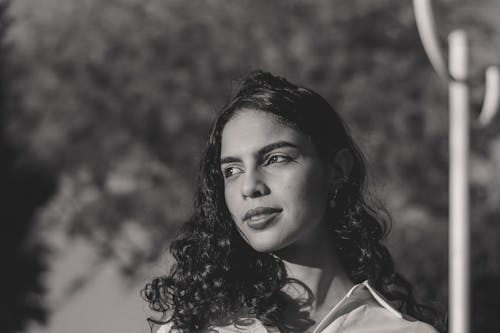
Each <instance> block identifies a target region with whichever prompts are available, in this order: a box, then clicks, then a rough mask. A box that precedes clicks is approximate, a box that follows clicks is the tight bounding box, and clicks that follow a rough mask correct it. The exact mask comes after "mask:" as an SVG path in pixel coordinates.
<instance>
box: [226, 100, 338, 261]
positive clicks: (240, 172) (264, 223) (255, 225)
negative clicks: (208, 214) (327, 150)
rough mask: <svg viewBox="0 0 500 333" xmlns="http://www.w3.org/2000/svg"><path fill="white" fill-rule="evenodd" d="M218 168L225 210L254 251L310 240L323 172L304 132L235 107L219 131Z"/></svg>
mask: <svg viewBox="0 0 500 333" xmlns="http://www.w3.org/2000/svg"><path fill="white" fill-rule="evenodd" d="M221 171H222V174H223V176H224V189H225V198H226V204H227V207H228V208H229V212H230V213H231V216H232V218H233V220H234V222H235V223H236V227H237V228H238V230H239V232H240V234H241V235H242V237H243V238H244V239H245V240H246V241H247V243H248V244H249V245H250V246H252V247H253V248H254V249H255V250H257V251H259V252H271V251H277V250H280V249H284V248H286V247H287V246H290V245H292V244H293V245H299V244H300V243H304V242H311V241H314V239H315V237H316V236H317V233H318V232H320V231H318V230H319V228H318V226H319V225H320V224H321V223H322V221H323V219H324V216H325V212H326V205H327V195H328V188H329V184H328V183H329V182H328V178H329V172H328V170H327V167H326V165H325V163H323V162H322V161H321V159H320V158H319V156H318V153H317V151H316V149H315V147H314V145H313V143H312V142H311V141H310V140H309V139H308V138H307V137H306V136H305V135H304V134H302V133H301V132H299V131H297V130H295V129H293V128H291V127H289V126H287V125H285V124H283V123H282V122H280V121H279V120H278V118H277V117H276V116H275V115H273V114H271V113H267V112H262V111H257V110H253V109H243V110H240V111H239V112H238V113H237V114H236V115H235V116H233V118H231V120H229V122H228V123H227V124H226V126H225V127H224V130H223V132H222V143H221Z"/></svg>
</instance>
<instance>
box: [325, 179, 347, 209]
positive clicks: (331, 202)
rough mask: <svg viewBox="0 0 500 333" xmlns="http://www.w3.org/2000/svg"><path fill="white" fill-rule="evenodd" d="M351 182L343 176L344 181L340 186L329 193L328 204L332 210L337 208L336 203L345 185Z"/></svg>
mask: <svg viewBox="0 0 500 333" xmlns="http://www.w3.org/2000/svg"><path fill="white" fill-rule="evenodd" d="M348 180H349V178H347V176H343V177H342V179H341V180H340V184H339V185H337V186H335V188H333V187H332V190H330V192H329V193H328V198H329V200H328V204H329V205H330V207H331V208H335V206H336V204H337V203H336V201H337V196H338V194H339V190H340V189H341V188H342V187H343V186H344V185H345V184H347V181H348Z"/></svg>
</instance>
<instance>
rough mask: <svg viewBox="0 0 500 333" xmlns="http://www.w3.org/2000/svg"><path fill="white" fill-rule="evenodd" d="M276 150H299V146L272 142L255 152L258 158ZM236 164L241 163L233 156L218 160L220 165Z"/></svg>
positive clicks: (239, 159) (286, 142)
mask: <svg viewBox="0 0 500 333" xmlns="http://www.w3.org/2000/svg"><path fill="white" fill-rule="evenodd" d="M278 148H294V149H299V146H297V145H295V144H293V143H291V142H288V141H278V142H273V143H270V144H268V145H265V146H264V147H262V148H260V149H259V150H258V151H257V155H258V156H262V155H265V154H267V153H269V152H271V151H273V150H275V149H278ZM235 162H236V163H237V162H241V158H238V157H233V156H226V157H223V158H221V160H220V164H221V165H222V164H227V163H235Z"/></svg>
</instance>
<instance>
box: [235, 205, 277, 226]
mask: <svg viewBox="0 0 500 333" xmlns="http://www.w3.org/2000/svg"><path fill="white" fill-rule="evenodd" d="M281 211H282V209H279V208H271V207H257V208H255V209H251V210H249V211H248V212H247V213H246V214H245V216H244V217H243V220H244V221H245V222H246V224H247V225H248V226H249V227H250V228H252V229H257V230H261V229H264V228H266V227H267V226H268V225H270V224H271V223H272V222H273V221H275V220H276V218H277V217H278V216H279V215H280V213H281Z"/></svg>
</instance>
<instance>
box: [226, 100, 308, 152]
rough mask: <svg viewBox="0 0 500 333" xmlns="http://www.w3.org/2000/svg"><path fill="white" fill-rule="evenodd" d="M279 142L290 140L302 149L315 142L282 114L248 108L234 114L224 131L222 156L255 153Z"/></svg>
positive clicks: (289, 141)
mask: <svg viewBox="0 0 500 333" xmlns="http://www.w3.org/2000/svg"><path fill="white" fill-rule="evenodd" d="M277 142H288V143H290V144H292V145H294V146H296V147H297V148H299V149H307V148H308V147H309V146H310V145H311V142H310V140H308V138H307V137H306V136H305V135H304V134H302V133H301V132H300V131H298V130H296V129H294V128H292V127H291V126H289V125H287V124H286V123H285V122H284V121H282V120H281V119H280V118H279V117H278V116H276V115H274V114H272V113H269V112H264V111H259V110H254V109H244V110H241V111H239V112H238V113H237V114H236V115H235V116H233V118H231V119H230V120H229V121H228V122H227V124H226V126H225V127H224V129H223V131H222V141H221V157H222V158H223V157H226V156H240V155H245V154H254V153H255V152H257V151H259V150H260V149H262V148H263V147H265V146H268V145H270V144H274V143H277Z"/></svg>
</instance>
